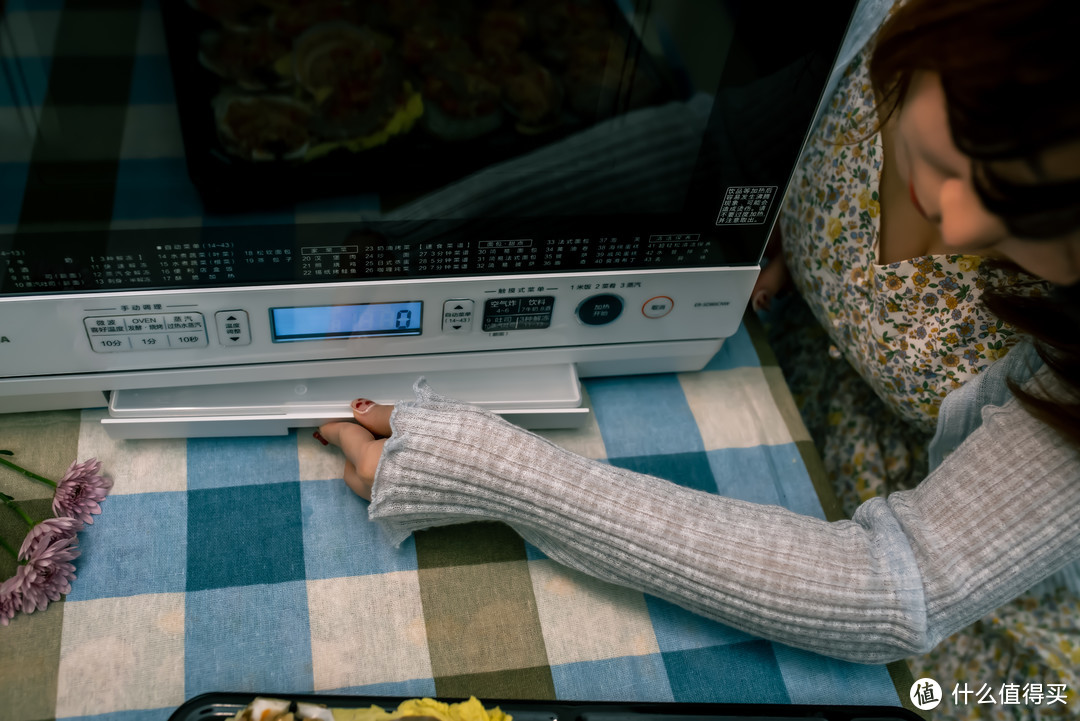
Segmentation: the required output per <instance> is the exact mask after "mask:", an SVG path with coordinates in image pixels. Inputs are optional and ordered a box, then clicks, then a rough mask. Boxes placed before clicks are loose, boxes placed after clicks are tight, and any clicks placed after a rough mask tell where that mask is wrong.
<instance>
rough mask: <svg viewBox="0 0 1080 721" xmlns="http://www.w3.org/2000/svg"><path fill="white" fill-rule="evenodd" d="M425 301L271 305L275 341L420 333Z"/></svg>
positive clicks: (271, 320) (271, 321)
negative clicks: (299, 306)
mask: <svg viewBox="0 0 1080 721" xmlns="http://www.w3.org/2000/svg"><path fill="white" fill-rule="evenodd" d="M422 308H423V303H422V302H421V301H418V300H415V301H407V302H404V303H363V304H359V305H319V306H306V307H302V308H271V309H270V323H271V326H272V327H273V333H274V342H275V343H286V342H291V341H304V340H338V339H341V338H370V337H373V336H387V335H420V329H421V316H422Z"/></svg>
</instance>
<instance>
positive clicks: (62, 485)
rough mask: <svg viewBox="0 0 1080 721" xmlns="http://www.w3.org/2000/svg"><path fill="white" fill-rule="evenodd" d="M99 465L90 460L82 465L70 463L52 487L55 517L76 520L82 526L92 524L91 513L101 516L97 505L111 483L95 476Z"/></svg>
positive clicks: (105, 494)
mask: <svg viewBox="0 0 1080 721" xmlns="http://www.w3.org/2000/svg"><path fill="white" fill-rule="evenodd" d="M100 468H101V462H100V461H98V460H97V459H96V458H91V459H90V460H88V461H83V462H82V463H79V462H77V461H76V462H74V463H72V464H71V466H70V467H69V468H68V469H67V473H65V474H64V477H63V478H61V479H60V482H59V483H57V484H56V494H55V495H54V496H53V503H52V509H53V514H55V515H56V516H67V517H69V518H78V519H79V520H80V521H82V522H83V523H93V522H94V519H93V518H91V515H92V514H98V513H101V506H100V505H98V504H99V503H100V502H101V501H103V500H105V496H107V495H108V494H109V489H110V488H112V481H111V480H109V479H108V478H105V477H104V476H100V475H98V470H99V469H100Z"/></svg>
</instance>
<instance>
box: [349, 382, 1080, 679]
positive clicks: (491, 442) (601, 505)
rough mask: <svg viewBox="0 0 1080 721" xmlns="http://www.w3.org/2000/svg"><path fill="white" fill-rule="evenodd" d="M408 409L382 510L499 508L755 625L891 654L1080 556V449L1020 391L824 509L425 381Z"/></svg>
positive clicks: (877, 658) (445, 519) (701, 608)
mask: <svg viewBox="0 0 1080 721" xmlns="http://www.w3.org/2000/svg"><path fill="white" fill-rule="evenodd" d="M416 392H417V400H416V401H415V402H405V403H402V404H400V405H398V407H397V408H396V409H395V411H394V415H393V418H392V426H393V435H392V437H391V438H390V439H389V440H388V441H387V444H386V447H385V449H384V452H383V456H382V459H381V461H380V464H379V468H378V471H377V474H376V479H375V486H374V491H373V502H372V504H371V506H370V510H369V514H370V517H371V518H372V519H374V520H376V521H378V522H379V523H380V524H381V525H382V526H383V527H384V528H385V529H387V531H388V532H389V534H390V536H391V538H392V540H393V541H394V542H396V543H397V542H400V541H402V540H403V539H404V538H406V537H407V536H408V535H409V534H410V533H412V532H413V531H414V530H419V529H423V528H429V527H433V526H443V525H449V524H454V523H461V522H467V521H476V520H494V521H503V522H505V523H507V524H509V525H510V526H512V527H513V528H514V529H516V530H517V531H518V533H520V534H521V535H522V537H524V538H525V539H526V540H528V541H529V542H530V543H532V544H534V545H535V546H537V547H538V548H539V549H541V550H542V551H543V552H544V553H546V554H547V555H548V556H550V557H551V558H553V559H555V560H557V561H559V562H561V563H564V564H566V565H568V566H570V567H572V568H576V569H578V570H581V571H583V572H585V573H588V574H590V575H593V576H596V577H598V578H600V579H603V580H606V581H610V582H613V583H617V584H620V585H624V586H629V587H632V588H636V589H639V590H642V591H645V592H647V593H651V594H654V595H656V596H658V597H660V598H664V599H667V600H669V601H672V602H674V603H676V604H678V605H680V606H683V607H685V608H687V609H689V610H691V611H694V612H696V613H699V614H702V615H704V616H708V617H710V618H714V619H716V620H719V621H721V622H723V623H726V624H729V625H730V626H733V627H735V628H737V629H740V630H743V631H746V632H748V633H751V634H754V635H757V636H760V637H763V638H767V639H770V640H775V641H779V642H782V643H786V644H789V645H792V646H797V647H800V648H805V649H809V650H811V651H816V652H818V653H822V654H825V655H828V656H834V657H837V658H842V659H847V660H852V661H858V662H864V663H882V662H886V661H891V660H894V659H899V658H904V657H907V656H910V655H912V654H916V653H923V652H926V651H927V650H929V649H930V648H932V647H933V646H934V645H936V644H937V643H938V642H939V641H940V640H941V639H942V638H945V637H946V636H947V635H949V634H951V633H952V632H954V631H956V630H958V629H960V628H962V627H964V626H966V625H968V624H969V623H972V622H973V621H975V620H976V619H978V618H979V617H981V616H982V615H983V614H985V613H986V612H988V611H990V610H991V609H993V608H995V607H997V606H999V605H1001V604H1002V603H1004V602H1006V601H1008V600H1009V599H1011V598H1013V597H1014V596H1017V595H1019V594H1020V593H1022V592H1024V591H1025V590H1027V589H1028V588H1030V587H1031V586H1032V585H1034V584H1035V583H1037V582H1038V581H1040V580H1042V579H1043V578H1045V577H1047V576H1048V575H1050V574H1051V573H1053V572H1055V571H1057V570H1058V569H1060V568H1062V567H1063V566H1064V565H1065V564H1066V563H1068V562H1069V561H1071V560H1074V559H1078V558H1080V452H1078V451H1077V449H1076V448H1074V447H1073V446H1071V445H1069V444H1068V443H1067V442H1066V441H1065V439H1064V438H1062V437H1061V436H1060V435H1058V434H1056V433H1055V432H1053V431H1051V430H1049V429H1048V428H1046V427H1045V426H1044V425H1042V424H1041V423H1039V422H1038V421H1036V420H1035V419H1033V418H1032V417H1031V416H1030V415H1029V414H1027V413H1026V412H1025V411H1023V410H1022V409H1021V408H1020V407H1019V406H1018V404H1016V402H1015V401H1010V402H1009V403H1007V404H1006V405H1005V406H1004V407H1002V408H992V409H988V410H987V411H986V412H985V413H984V418H983V424H982V426H981V427H980V428H979V429H978V430H977V431H975V432H974V433H973V434H972V435H971V436H970V437H969V438H968V439H967V442H965V443H964V444H963V445H962V446H961V448H959V449H958V450H956V451H955V452H953V453H952V454H951V455H949V457H948V458H946V459H945V461H944V462H943V463H942V464H941V466H939V467H938V468H937V469H936V471H935V472H934V473H933V474H932V475H931V476H930V477H929V478H928V479H926V480H925V481H923V483H922V484H920V486H919V487H918V488H917V489H915V490H913V491H908V492H903V493H896V494H893V495H892V496H890V497H889V498H888V499H881V498H876V499H872V500H870V501H868V502H866V503H865V504H863V505H862V506H861V507H860V508H859V509H858V510H857V512H856V513H855V516H854V518H853V519H852V520H847V521H837V522H833V523H828V522H826V521H822V520H819V519H816V518H812V517H808V516H801V515H798V514H795V513H793V512H791V511H788V510H786V509H784V508H781V507H778V506H764V505H757V504H752V503H746V502H743V501H738V500H732V499H729V498H724V497H721V496H718V495H715V494H710V493H704V492H701V491H694V490H690V489H687V488H683V487H681V486H678V485H676V484H674V483H670V482H668V481H664V480H661V479H658V478H654V477H651V476H646V475H642V474H638V473H633V472H631V471H626V470H623V469H620V468H616V467H613V466H609V465H606V464H604V463H601V462H598V461H592V460H589V459H586V458H582V457H580V456H577V455H575V454H573V453H570V452H569V451H566V450H563V449H562V448H559V447H558V446H556V445H554V444H552V443H551V442H549V441H547V440H546V439H544V438H541V437H539V436H537V435H535V434H532V433H529V432H527V431H524V430H522V429H520V428H518V427H516V426H513V425H511V424H510V423H507V422H506V421H504V420H502V419H501V418H499V417H498V416H496V415H494V414H492V413H489V412H487V411H485V410H482V409H479V408H476V407H473V406H469V405H466V404H463V403H459V402H457V401H454V400H451V399H448V398H444V397H441V396H439V395H437V394H436V393H434V392H433V391H432V390H431V389H430V388H428V387H427V385H426V384H425V383H423V382H422V381H421V382H419V383H418V384H417V389H416Z"/></svg>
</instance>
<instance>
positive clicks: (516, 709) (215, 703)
mask: <svg viewBox="0 0 1080 721" xmlns="http://www.w3.org/2000/svg"><path fill="white" fill-rule="evenodd" d="M256 695H258V696H262V697H269V698H277V699H287V700H291V701H297V702H308V703H315V704H323V705H326V706H328V707H330V708H342V709H349V708H368V707H369V706H372V705H376V706H381V707H383V708H384V709H386V710H388V711H392V710H393V709H395V708H396V707H397V706H398V705H399V704H400V703H401V702H402V701H405V700H406V698H405V697H387V696H335V695H326V694H241V693H208V694H203V695H201V696H196V697H195V698H192V699H191V700H189V701H188V702H187V703H185V704H183V705H182V706H180V707H179V708H178V709H177V710H176V711H175V712H174V713H173V714H172V716H170V718H169V721H206V720H207V719H223V718H229V717H230V716H233V715H235V714H236V713H237V712H238V711H240V710H241V709H243V708H244V707H245V706H247V704H249V703H250V702H251V701H252V699H254V698H255V696H256ZM440 700H444V701H446V702H448V703H453V702H456V701H462V700H464V699H440ZM481 701H482V702H483V704H484V706H485V707H486V708H489V709H490V708H494V707H496V706H498V707H499V708H501V709H502V710H503V711H505V712H506V713H508V714H510V715H511V716H512V717H513V719H514V721H792V720H794V719H807V720H808V721H809V720H811V719H814V720H816V721H922V720H921V719H920V718H919V717H918V716H917V715H915V714H914V713H913V712H911V711H908V710H906V709H903V708H899V707H892V706H825V705H802V704H791V705H780V704H724V703H633V702H631V703H613V702H603V701H513V700H505V701H497V700H492V699H481Z"/></svg>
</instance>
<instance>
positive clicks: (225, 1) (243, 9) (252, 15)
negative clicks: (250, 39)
mask: <svg viewBox="0 0 1080 721" xmlns="http://www.w3.org/2000/svg"><path fill="white" fill-rule="evenodd" d="M188 5H190V6H191V7H193V8H195V9H196V10H198V11H199V12H201V13H203V14H204V15H208V16H210V17H211V18H213V19H214V20H217V21H218V22H219V23H221V24H222V25H224V26H225V27H227V28H234V29H238V30H246V29H250V28H253V27H258V26H259V25H261V24H262V23H263V22H264V20H265V19H266V15H267V6H266V4H265V3H264V2H263V1H262V0H188Z"/></svg>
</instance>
